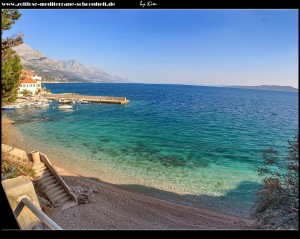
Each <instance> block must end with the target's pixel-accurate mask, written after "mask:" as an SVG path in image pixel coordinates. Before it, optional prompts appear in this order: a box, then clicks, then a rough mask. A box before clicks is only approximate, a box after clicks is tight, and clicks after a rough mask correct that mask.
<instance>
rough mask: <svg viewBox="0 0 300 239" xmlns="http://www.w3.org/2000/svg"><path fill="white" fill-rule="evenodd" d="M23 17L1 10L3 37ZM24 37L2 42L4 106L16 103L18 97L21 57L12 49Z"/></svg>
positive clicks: (13, 10) (12, 11) (2, 94)
mask: <svg viewBox="0 0 300 239" xmlns="http://www.w3.org/2000/svg"><path fill="white" fill-rule="evenodd" d="M20 17H21V14H20V13H19V12H18V10H16V9H1V36H2V34H3V31H6V30H10V29H11V27H12V25H13V24H14V23H15V21H16V20H18V19H19V18H20ZM22 38H23V36H22V35H17V36H13V37H9V38H6V39H2V41H1V89H2V91H1V98H2V104H5V103H9V102H14V101H15V100H16V98H17V95H18V86H19V80H20V75H21V69H22V65H21V61H20V57H19V56H18V55H17V54H16V52H15V51H13V50H12V49H11V48H12V47H14V46H17V45H19V44H21V43H22Z"/></svg>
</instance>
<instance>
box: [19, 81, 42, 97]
mask: <svg viewBox="0 0 300 239" xmlns="http://www.w3.org/2000/svg"><path fill="white" fill-rule="evenodd" d="M23 90H28V91H30V92H31V95H35V94H36V93H37V91H38V89H37V83H36V81H35V80H33V79H31V78H24V79H22V80H21V82H20V85H19V96H22V91H23Z"/></svg>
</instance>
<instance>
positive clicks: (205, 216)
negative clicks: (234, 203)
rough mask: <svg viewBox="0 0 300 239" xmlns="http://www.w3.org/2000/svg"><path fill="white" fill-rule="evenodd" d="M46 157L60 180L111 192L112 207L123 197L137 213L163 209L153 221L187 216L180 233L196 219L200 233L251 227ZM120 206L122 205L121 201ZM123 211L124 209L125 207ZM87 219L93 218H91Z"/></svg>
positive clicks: (247, 222)
mask: <svg viewBox="0 0 300 239" xmlns="http://www.w3.org/2000/svg"><path fill="white" fill-rule="evenodd" d="M10 123H11V122H10V119H8V124H10ZM10 125H11V126H12V127H13V128H15V129H16V130H18V129H17V128H16V127H15V126H14V125H13V124H10ZM21 137H22V136H21ZM16 147H20V148H22V149H24V150H25V151H27V152H30V150H28V148H27V147H26V146H25V145H24V146H22V145H20V146H19V144H18V143H16ZM47 156H50V158H49V159H50V160H51V162H52V163H53V165H54V166H55V168H56V169H57V170H58V172H59V174H61V175H62V176H63V177H64V179H66V181H68V182H71V183H72V182H73V181H74V179H75V181H76V182H77V183H79V184H80V183H81V184H86V185H90V186H91V185H98V186H99V187H100V188H101V190H104V191H105V192H106V193H108V194H110V193H111V191H113V192H115V194H116V195H115V196H114V197H113V198H110V200H112V202H111V203H113V204H116V205H115V206H116V207H118V206H117V205H118V204H120V199H122V198H124V195H127V196H125V197H126V198H129V201H130V202H131V201H139V202H142V205H138V206H136V207H137V208H138V210H139V211H143V210H150V211H152V210H154V209H155V208H153V206H150V207H149V205H148V204H149V203H150V204H151V205H152V204H153V205H156V206H157V205H160V206H161V207H163V208H164V209H162V210H163V211H159V212H156V209H155V212H156V217H160V216H161V214H164V213H165V212H164V210H166V212H168V213H171V212H174V213H176V212H177V213H178V211H182V212H187V213H190V214H191V217H192V218H193V219H192V220H191V221H190V219H188V221H185V222H184V224H180V225H181V226H178V227H179V228H182V229H185V227H186V228H199V227H198V226H197V225H194V224H193V221H194V220H196V221H198V219H197V218H198V217H200V218H202V219H201V220H200V219H199V220H200V221H201V223H202V221H203V223H204V224H205V225H206V226H203V225H202V224H201V225H202V226H200V229H241V228H245V227H248V226H249V225H250V224H251V221H250V220H249V219H247V218H245V217H239V216H235V215H231V214H228V213H224V212H222V211H220V210H218V208H217V207H216V208H214V209H213V210H212V208H208V207H206V206H205V204H204V205H199V206H195V205H192V204H186V203H184V202H182V197H181V196H180V195H177V196H178V197H177V198H175V197H176V194H175V193H168V192H164V191H161V190H156V189H154V188H149V187H146V186H142V185H117V184H112V183H109V182H105V181H102V180H101V179H99V178H96V177H93V176H91V175H88V174H87V173H86V172H80V171H79V172H78V170H76V171H74V170H73V169H72V168H71V167H69V166H68V165H66V164H64V163H63V162H60V161H59V158H56V159H53V158H55V157H53V158H52V157H51V155H47ZM151 190H152V191H151ZM109 192H110V193H109ZM97 197H99V198H98V199H97V201H101V200H102V199H101V195H99V196H97ZM121 203H123V201H122V202H121ZM96 204H97V203H96ZM127 204H128V202H127ZM200 204H201V202H200ZM98 206H99V207H101V206H100V205H98ZM98 206H97V205H95V204H94V205H90V204H89V205H88V206H86V207H91V208H92V209H87V210H91V211H93V210H95V209H96V208H98ZM125 206H126V205H125ZM156 206H155V207H156ZM95 207H96V208H95ZM126 207H128V205H127V206H126ZM137 208H134V207H133V208H132V206H130V207H129V208H127V209H126V210H128V211H129V212H128V213H129V214H130V213H133V212H134V211H135V210H137ZM170 208H172V210H171V211H169V210H170ZM72 210H73V209H72ZM72 210H71V211H72ZM74 210H75V209H74ZM82 210H83V209H82ZM81 213H86V211H84V210H83V211H82V212H81ZM113 213H115V214H116V215H115V216H116V217H118V216H119V214H120V212H118V211H114V212H113ZM143 214H144V212H141V215H138V216H137V215H136V216H135V217H137V218H138V217H140V216H142V215H143ZM108 215H109V214H108ZM53 217H54V218H55V220H58V221H59V222H60V220H62V219H61V218H63V217H62V216H61V213H59V212H56V213H54V214H53ZM67 217H68V216H67ZM91 217H92V218H93V217H94V215H93V216H91ZM173 219H174V220H175V219H176V221H177V222H178V220H179V219H178V218H175V217H174V218H173ZM152 220H154V219H151V221H152ZM180 220H181V219H180ZM215 220H217V221H218V225H222V226H220V227H219V226H217V227H215V225H214V223H213V222H214V221H215ZM102 223H104V222H102ZM118 223H119V222H118ZM144 223H146V224H147V223H148V222H147V221H146V222H144ZM160 223H162V225H164V221H161V222H160ZM189 223H191V224H189ZM61 224H62V225H64V226H65V227H66V228H68V227H69V225H68V222H67V221H61ZM192 224H193V227H190V226H191V225H192ZM80 225H81V224H80V223H79V221H78V222H77V224H76V227H80ZM93 225H94V224H93ZM97 225H98V224H97ZM147 225H148V224H147ZM159 225H160V224H157V225H156V226H155V227H154V228H155V229H156V228H159ZM183 225H185V226H184V227H183ZM94 226H95V225H94ZM123 226H124V225H123V224H122V223H121V224H120V228H123ZM148 226H149V225H148ZM148 226H146V227H145V228H144V227H143V226H141V227H138V228H144V229H147V228H148ZM76 227H70V229H76ZM80 228H81V227H80ZM83 228H89V225H88V224H84V226H83ZM93 228H94V227H93ZM113 228H114V227H113ZM125 228H126V229H130V228H131V227H130V224H128V225H127V224H126V227H125ZM134 228H135V227H134ZM150 228H152V227H151V226H150ZM163 228H164V227H163ZM166 228H167V229H170V227H166ZM107 229H111V228H110V227H108V228H107ZM174 229H175V228H174Z"/></svg>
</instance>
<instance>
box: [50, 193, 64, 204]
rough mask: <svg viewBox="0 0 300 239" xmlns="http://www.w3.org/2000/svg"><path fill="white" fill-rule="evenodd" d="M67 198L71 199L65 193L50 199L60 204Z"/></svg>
mask: <svg viewBox="0 0 300 239" xmlns="http://www.w3.org/2000/svg"><path fill="white" fill-rule="evenodd" d="M66 197H68V198H69V195H68V194H67V193H66V192H64V193H62V194H59V195H57V196H55V197H52V198H51V199H50V198H49V199H50V200H51V202H59V201H60V200H62V199H64V198H66Z"/></svg>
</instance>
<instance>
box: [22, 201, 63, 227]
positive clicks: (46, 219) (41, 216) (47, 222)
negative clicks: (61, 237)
mask: <svg viewBox="0 0 300 239" xmlns="http://www.w3.org/2000/svg"><path fill="white" fill-rule="evenodd" d="M21 202H22V203H24V204H25V205H26V206H27V207H28V208H29V209H30V210H31V211H32V212H33V213H34V214H35V215H36V216H37V217H38V218H39V219H40V220H41V221H42V222H43V223H44V224H45V225H47V226H48V227H49V228H50V229H53V230H62V228H61V227H60V226H58V225H57V224H56V223H55V222H54V221H53V220H52V219H51V218H50V217H48V216H47V215H46V214H45V213H43V211H41V210H40V209H39V208H38V207H37V206H35V205H34V204H33V203H32V202H31V201H30V199H29V198H28V197H26V196H25V197H23V198H22V199H21Z"/></svg>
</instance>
